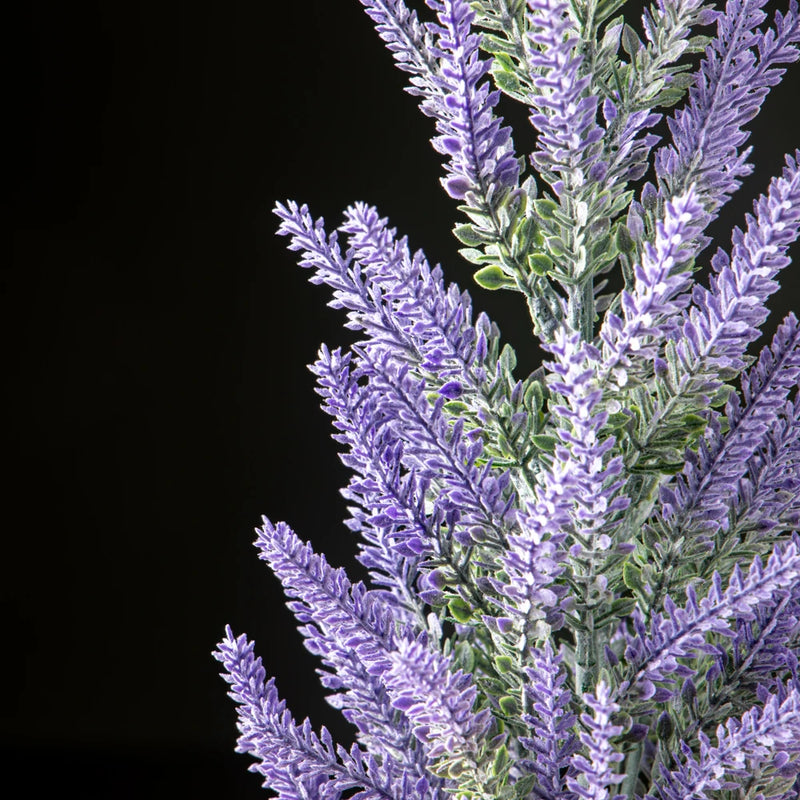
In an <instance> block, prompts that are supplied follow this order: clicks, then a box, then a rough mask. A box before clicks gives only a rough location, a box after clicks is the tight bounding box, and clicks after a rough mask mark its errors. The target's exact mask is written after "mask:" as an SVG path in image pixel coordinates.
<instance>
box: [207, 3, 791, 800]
mask: <svg viewBox="0 0 800 800" xmlns="http://www.w3.org/2000/svg"><path fill="white" fill-rule="evenodd" d="M360 1H361V3H362V5H363V6H364V8H365V11H366V13H367V14H368V15H369V17H370V18H371V19H372V20H373V21H374V23H375V26H376V30H377V32H378V34H379V35H380V37H381V38H382V39H383V40H384V42H385V43H386V45H387V47H388V49H389V51H390V52H391V54H392V56H393V58H394V59H395V60H396V62H397V65H398V67H399V68H400V69H402V70H403V71H405V72H406V73H408V74H409V76H410V86H409V92H410V93H411V94H412V95H414V96H416V97H418V98H419V100H420V107H421V110H422V111H423V113H424V114H426V115H427V116H429V117H431V118H432V120H433V122H434V128H435V130H434V131H433V132H432V135H433V138H432V143H433V146H434V147H435V149H436V150H437V152H439V153H440V154H441V155H442V156H443V157H444V159H445V164H444V171H445V175H444V178H443V179H442V183H443V186H444V188H445V190H446V191H447V193H448V194H449V195H450V196H451V197H453V198H454V199H456V200H458V201H459V202H460V203H461V205H459V209H460V211H461V212H463V214H464V221H463V222H462V223H460V224H459V225H457V226H456V228H455V231H454V234H455V236H456V238H457V239H458V240H459V241H460V242H461V243H462V244H463V245H464V248H463V249H461V250H460V253H461V254H462V255H463V256H464V257H465V258H466V260H467V261H468V262H471V263H472V264H475V265H477V267H478V269H477V271H476V273H475V278H476V281H477V282H478V284H479V285H481V286H482V287H484V288H486V289H489V290H497V289H507V290H512V291H518V292H520V293H521V294H522V295H523V297H524V301H525V303H526V305H527V308H528V310H529V312H530V315H531V320H532V322H533V326H534V331H535V333H536V334H537V335H538V336H539V338H540V340H541V345H542V347H543V349H544V350H545V351H546V353H547V354H548V357H547V359H546V361H545V363H544V364H543V365H542V368H541V369H539V370H537V371H536V372H535V373H533V374H531V375H529V376H526V377H523V378H519V377H517V376H515V374H514V370H515V366H516V361H515V357H514V351H513V349H511V347H510V346H509V345H504V344H503V343H502V341H501V338H500V332H499V329H498V328H497V326H496V325H495V324H494V323H493V322H491V320H489V319H488V317H487V316H486V315H485V314H479V315H478V316H477V317H475V315H474V314H473V309H472V302H471V300H470V297H469V295H468V294H467V293H466V292H464V291H462V290H460V289H459V288H458V287H456V286H454V285H449V286H448V285H446V284H445V282H444V277H443V273H442V270H441V268H440V267H439V266H431V265H430V264H429V263H428V261H427V259H426V258H425V255H424V254H423V253H422V252H421V251H417V252H412V251H411V249H410V248H409V245H408V241H407V239H406V238H404V237H398V235H397V232H396V231H395V230H394V229H392V228H390V227H389V225H388V222H387V221H386V219H384V218H382V217H381V216H380V214H379V212H378V211H377V210H376V209H374V208H372V207H370V206H368V205H366V204H364V203H355V204H354V205H353V206H351V207H350V208H348V209H347V211H346V213H345V219H344V222H343V223H342V224H341V225H340V226H339V227H338V228H337V229H335V230H328V229H326V227H325V224H324V222H323V220H321V219H315V218H314V217H313V216H312V215H311V213H310V211H309V210H308V208H307V207H306V206H301V205H298V204H297V203H295V202H293V201H289V202H287V203H286V204H281V203H279V204H278V205H277V206H276V214H277V216H278V217H279V219H280V225H279V229H278V232H279V233H280V234H281V235H284V236H287V237H288V239H289V247H290V249H291V250H294V251H297V252H298V253H299V254H300V264H301V266H303V267H305V268H308V269H309V270H310V276H311V277H310V280H311V281H312V282H314V283H324V284H326V285H327V286H328V287H329V288H330V289H331V290H332V294H333V296H332V300H331V301H330V305H332V306H333V307H335V308H340V309H343V310H344V311H345V312H346V315H347V319H346V323H345V324H346V326H347V327H349V328H351V329H353V330H355V331H358V332H359V336H360V338H359V340H358V341H357V343H356V344H355V345H354V346H353V347H352V348H351V350H350V351H349V352H343V351H342V350H340V349H333V350H332V349H329V348H328V347H326V346H323V347H322V348H321V350H320V352H319V357H318V359H317V361H316V362H315V363H314V364H313V365H312V367H311V369H312V371H313V373H314V374H315V376H316V378H317V383H318V388H317V391H318V392H319V394H320V396H321V397H322V401H323V408H324V410H325V411H326V412H327V413H328V414H329V415H330V416H331V417H332V420H333V425H334V429H335V432H334V439H335V440H336V441H337V442H338V443H339V444H340V445H341V447H342V448H343V451H342V460H343V461H344V463H345V464H346V465H347V466H348V467H349V468H350V469H351V470H352V473H353V477H352V479H351V481H350V482H349V484H348V485H347V486H346V487H345V488H344V489H343V494H344V496H345V498H346V499H347V500H348V502H349V503H350V507H349V518H348V519H347V520H346V525H347V527H348V528H349V529H350V530H351V531H353V532H355V533H357V534H358V535H359V537H360V544H359V548H360V550H359V555H358V557H359V559H360V561H361V562H362V563H363V564H364V566H365V567H366V568H367V570H368V573H369V579H370V584H369V585H364V584H361V583H358V584H352V583H351V582H350V581H349V580H348V578H347V576H346V575H345V574H344V571H343V570H341V569H334V568H332V567H331V566H329V565H328V563H327V561H326V560H325V558H324V557H323V556H322V555H319V554H317V553H315V552H314V551H313V550H312V549H311V546H310V545H309V544H306V543H304V542H303V541H302V540H301V539H299V538H298V537H297V535H296V534H295V533H294V532H293V531H292V530H291V529H290V528H289V527H288V526H287V525H286V524H285V523H282V522H281V523H277V524H273V523H272V522H270V521H269V520H268V519H265V520H264V526H263V528H261V529H260V531H259V537H258V540H257V542H256V544H257V546H258V549H259V552H260V555H261V558H262V559H263V560H264V561H266V562H267V564H268V565H269V566H270V568H271V569H272V571H273V572H274V573H275V575H276V576H277V577H278V579H279V580H280V581H281V583H282V584H283V587H284V589H285V591H286V593H287V595H288V597H289V598H290V602H289V607H290V608H291V610H292V611H293V612H294V614H295V616H296V617H297V619H298V621H299V622H300V624H301V627H300V632H301V633H302V635H303V637H304V639H305V643H306V646H307V647H308V649H309V650H310V651H311V652H313V653H314V654H316V655H317V656H319V657H320V659H321V662H322V669H320V671H319V673H320V677H321V680H322V682H323V685H324V686H325V687H326V688H327V689H328V690H329V691H330V696H329V700H330V702H331V704H332V705H334V706H335V707H337V708H339V709H340V710H341V711H342V713H343V714H344V716H345V717H346V719H347V720H348V721H350V722H351V723H352V724H353V725H354V726H355V728H356V729H357V730H356V734H355V737H356V743H355V744H354V745H353V746H352V748H351V749H350V750H346V749H344V748H343V747H341V746H337V745H335V744H334V743H333V741H332V740H331V737H330V734H329V733H328V732H327V731H326V730H325V729H324V728H323V729H322V731H321V733H320V734H317V733H315V732H314V731H313V729H312V726H311V723H310V722H309V721H308V720H306V721H305V722H304V723H302V724H301V725H298V724H296V723H295V721H294V720H293V718H292V717H291V714H290V712H289V711H288V710H287V709H286V707H285V704H284V703H283V701H281V700H280V699H279V697H278V693H277V689H276V687H275V685H274V681H267V682H265V681H266V675H265V671H264V669H263V667H262V666H261V662H260V660H258V659H256V658H255V656H254V655H253V645H252V643H250V642H248V641H247V639H246V638H245V637H244V636H239V637H235V636H234V635H233V633H232V632H231V631H230V630H228V632H227V635H226V637H225V639H224V640H223V641H222V642H221V643H220V645H219V649H218V650H217V652H216V654H215V655H216V657H217V658H218V660H220V661H221V662H222V663H223V665H224V667H225V673H224V677H225V679H226V680H227V681H228V683H229V684H230V685H231V696H232V697H233V699H234V700H235V701H236V703H237V704H238V706H239V729H240V732H241V737H240V739H239V750H240V751H241V752H247V753H250V754H251V755H253V756H254V757H255V758H256V759H257V761H258V763H257V764H256V765H254V766H253V769H254V770H256V771H258V772H260V773H261V774H262V775H263V776H264V779H265V786H267V787H269V788H271V789H272V790H274V791H275V792H277V793H278V794H279V795H280V796H281V797H286V798H303V800H305V799H306V798H325V800H327V798H334V799H335V800H338V798H341V797H343V796H345V793H346V795H347V796H348V797H359V798H362V797H363V798H387V800H388V799H389V798H392V799H393V800H403V799H404V798H409V800H410V798H419V799H420V800H428V798H430V800H437V799H438V798H441V800H446V798H449V797H453V798H461V797H468V798H485V799H486V800H490V799H491V800H500V799H503V800H505V799H506V798H508V800H523V798H526V799H528V798H529V799H530V800H581V799H582V798H586V799H587V800H588V799H589V798H593V799H595V800H614V799H615V798H628V799H632V798H647V800H679V799H682V798H698V799H701V798H720V799H721V800H734V798H737V799H738V798H752V799H753V800H755V799H756V798H776V800H777V799H778V798H780V799H781V800H790V798H796V797H797V796H798V793H799V792H800V779H799V778H798V773H800V744H799V743H800V674H799V669H798V668H799V665H800V589H798V587H800V537H798V534H797V530H798V529H800V500H798V498H800V394H797V387H798V383H799V382H800V324H799V323H798V321H797V319H796V318H795V316H794V315H793V314H790V315H789V316H787V317H786V319H785V320H783V322H782V323H781V324H780V325H779V326H778V328H777V332H776V333H775V336H774V338H773V340H772V342H771V343H770V344H769V345H768V346H767V347H765V348H763V349H762V350H761V352H760V354H749V353H748V348H749V346H750V345H751V344H752V343H753V341H754V340H755V339H756V338H757V337H758V335H759V328H760V326H761V325H762V324H763V323H764V321H765V320H766V318H767V310H766V305H765V304H766V301H767V300H768V298H769V297H770V295H771V294H772V293H774V292H775V291H776V290H777V289H778V288H779V287H778V283H777V280H776V279H777V277H778V275H779V273H780V271H781V270H782V269H784V268H785V267H787V266H788V264H789V258H788V255H787V254H788V249H789V247H790V245H791V244H792V243H793V242H795V241H796V240H797V238H798V235H800V164H799V163H798V159H800V151H797V152H796V153H794V154H788V155H787V156H786V160H785V164H786V166H785V169H784V170H783V172H782V173H781V174H780V175H778V176H776V177H775V178H773V180H772V181H771V182H770V184H769V186H768V187H766V191H765V193H764V194H763V195H761V196H760V197H759V198H758V199H757V200H756V201H755V203H754V206H753V214H752V215H748V216H747V217H746V218H745V220H744V221H743V224H742V227H737V228H735V229H734V231H733V233H732V237H731V243H730V246H729V247H725V246H720V247H718V248H717V250H716V252H715V253H714V254H713V255H712V256H711V257H710V258H709V257H706V256H704V255H703V253H704V250H705V248H706V247H707V246H708V244H709V239H708V236H707V235H706V234H705V230H706V227H707V225H708V224H709V222H710V221H711V220H712V219H714V218H715V217H716V216H717V215H718V213H719V210H720V208H721V207H722V206H723V205H724V204H725V203H726V202H727V201H728V200H729V199H730V196H731V195H732V194H733V193H734V192H735V191H736V190H737V189H738V187H739V185H740V182H741V178H742V177H743V176H745V175H746V174H748V172H750V171H751V169H752V166H751V165H750V164H749V163H748V160H747V159H748V157H749V154H750V150H749V149H747V148H745V144H746V141H747V138H748V132H747V130H746V127H745V126H746V125H747V123H748V122H749V121H750V120H751V119H752V118H753V117H754V116H755V115H756V113H757V112H758V110H759V108H760V106H761V103H762V102H763V100H764V98H765V96H766V95H767V93H768V91H769V89H770V88H771V87H772V86H774V85H775V84H776V83H777V82H778V81H779V80H780V78H781V76H782V74H783V72H784V71H785V69H786V66H787V65H788V64H790V63H791V62H793V61H796V60H797V59H798V53H799V51H798V44H800V19H798V7H797V3H796V2H795V0H788V5H787V7H786V8H784V9H782V10H780V11H776V12H774V14H773V16H772V17H771V18H770V17H769V16H768V14H767V13H766V11H765V6H766V2H765V0H728V2H727V3H726V4H724V5H723V4H721V3H719V4H716V5H713V4H711V3H704V2H702V1H701V0H672V2H670V1H669V0H655V2H654V3H653V5H651V6H650V7H649V8H647V9H646V11H645V14H644V17H643V19H642V24H643V31H644V37H645V38H644V41H642V40H640V39H639V37H638V36H637V34H636V33H635V31H634V29H633V28H632V27H631V26H630V24H628V22H626V20H625V18H624V15H621V14H618V13H617V12H620V11H624V9H623V8H622V7H623V5H624V0H572V2H569V3H567V2H562V1H561V0H474V2H466V0H427V5H428V6H429V8H430V10H431V11H432V12H433V14H434V15H435V18H436V19H435V21H434V22H426V23H423V22H420V20H419V18H418V16H417V14H416V12H415V11H413V10H411V9H409V8H408V7H407V6H406V5H405V4H404V2H403V0H360ZM615 15H616V16H615ZM698 29H699V32H698ZM696 53H699V54H702V58H701V59H700V60H699V66H697V67H696V68H695V69H693V68H692V63H691V61H690V60H687V58H686V56H687V55H691V54H696ZM485 54H488V55H489V57H488V58H487V57H485ZM695 63H698V62H695ZM501 92H502V93H505V94H506V95H508V96H509V97H511V98H513V99H514V100H515V101H518V102H522V103H524V104H525V105H526V106H527V107H528V108H529V118H530V122H531V123H532V124H533V126H534V128H535V129H536V131H537V134H538V137H537V144H536V149H535V151H534V152H533V153H531V154H530V156H529V157H518V155H517V154H516V153H515V150H514V145H513V141H512V137H511V131H510V129H509V128H508V127H507V126H504V124H503V121H502V120H501V119H500V117H499V116H498V115H497V113H496V109H497V104H498V99H499V94H500V93H501ZM673 107H674V110H672V111H671V112H670V111H669V109H670V108H673ZM664 114H669V115H670V116H668V117H667V124H668V128H669V132H670V135H671V140H670V141H666V142H664V143H662V144H661V145H660V146H659V147H658V148H657V149H655V151H654V148H655V146H656V145H657V144H658V143H659V140H658V137H656V136H655V135H654V134H653V133H652V129H653V126H654V125H656V124H657V123H658V122H659V120H660V119H662V116H663V115H664ZM651 154H652V156H653V158H652V162H653V166H654V173H653V174H654V175H655V183H651V182H648V183H644V185H641V179H642V178H643V177H644V175H645V173H646V172H647V169H648V167H649V166H650V165H651ZM528 165H530V166H531V167H532V168H535V171H532V172H529V173H527V174H526V170H527V169H528ZM539 184H541V188H540V186H539ZM342 239H345V240H346V245H345V246H344V247H343V246H342V245H340V240H342ZM706 265H708V266H710V268H711V269H710V278H709V279H708V280H707V281H703V280H700V279H699V278H698V270H699V269H700V268H701V267H703V266H706ZM615 270H618V271H619V273H620V274H621V278H622V280H621V282H620V283H619V289H618V290H616V291H610V290H608V286H607V283H606V279H605V277H604V276H605V275H606V274H608V273H610V272H612V271H615ZM604 289H605V290H606V291H605V293H604ZM354 792H355V794H353V793H354Z"/></svg>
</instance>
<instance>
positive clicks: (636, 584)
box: [622, 561, 644, 593]
mask: <svg viewBox="0 0 800 800" xmlns="http://www.w3.org/2000/svg"><path fill="white" fill-rule="evenodd" d="M622 581H623V583H624V584H625V585H626V586H627V587H628V588H629V589H630V590H631V591H633V592H640V593H643V592H644V584H643V583H642V571H641V570H640V569H639V568H638V567H637V566H636V565H635V564H634V563H633V562H632V561H626V562H625V563H624V564H623V565H622Z"/></svg>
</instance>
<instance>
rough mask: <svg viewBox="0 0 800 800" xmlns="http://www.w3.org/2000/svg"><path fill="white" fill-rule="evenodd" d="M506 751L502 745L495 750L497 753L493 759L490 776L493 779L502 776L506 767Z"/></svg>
mask: <svg viewBox="0 0 800 800" xmlns="http://www.w3.org/2000/svg"><path fill="white" fill-rule="evenodd" d="M508 760H509V759H508V750H507V749H506V746H505V745H504V744H501V745H500V747H498V748H497V753H496V755H495V757H494V764H492V774H493V775H494V776H495V777H498V776H500V775H502V774H503V773H504V772H505V770H506V766H507V765H508Z"/></svg>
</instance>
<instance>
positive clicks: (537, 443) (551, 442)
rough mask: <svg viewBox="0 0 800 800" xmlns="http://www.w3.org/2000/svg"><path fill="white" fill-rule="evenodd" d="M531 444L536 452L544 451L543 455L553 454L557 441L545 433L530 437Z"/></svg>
mask: <svg viewBox="0 0 800 800" xmlns="http://www.w3.org/2000/svg"><path fill="white" fill-rule="evenodd" d="M531 443H532V444H533V446H534V447H535V448H536V449H537V450H544V451H545V453H554V452H555V450H556V445H557V444H558V439H557V438H556V437H555V436H549V435H547V434H546V433H537V434H534V435H533V436H531Z"/></svg>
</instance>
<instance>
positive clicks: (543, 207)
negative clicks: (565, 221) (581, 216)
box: [533, 197, 558, 219]
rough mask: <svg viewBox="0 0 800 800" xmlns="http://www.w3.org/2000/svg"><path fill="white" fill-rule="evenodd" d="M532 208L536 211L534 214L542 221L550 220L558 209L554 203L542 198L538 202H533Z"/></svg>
mask: <svg viewBox="0 0 800 800" xmlns="http://www.w3.org/2000/svg"><path fill="white" fill-rule="evenodd" d="M533 207H534V209H535V210H536V214H537V215H538V216H540V217H542V218H543V219H552V218H553V216H554V215H555V213H556V210H557V209H558V205H557V204H556V203H554V202H553V201H552V200H548V199H547V198H544V197H543V198H541V199H539V200H534V201H533Z"/></svg>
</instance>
